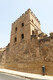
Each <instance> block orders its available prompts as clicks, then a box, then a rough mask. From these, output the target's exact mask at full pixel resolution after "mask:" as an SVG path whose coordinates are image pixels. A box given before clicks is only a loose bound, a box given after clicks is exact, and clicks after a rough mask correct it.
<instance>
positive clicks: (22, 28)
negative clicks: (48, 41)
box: [10, 9, 41, 46]
mask: <svg viewBox="0 0 53 80" xmlns="http://www.w3.org/2000/svg"><path fill="white" fill-rule="evenodd" d="M36 30H37V31H38V33H40V32H41V28H40V21H39V20H38V19H37V17H36V16H35V15H34V14H33V12H32V11H31V10H30V9H28V10H27V11H26V12H25V13H24V14H22V16H20V18H18V19H17V20H16V21H15V22H14V23H13V24H12V31H11V39H10V46H13V45H14V44H15V43H17V44H18V43H20V42H21V41H22V40H27V41H28V40H29V39H30V37H31V35H33V34H35V31H36Z"/></svg>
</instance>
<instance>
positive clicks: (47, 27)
mask: <svg viewBox="0 0 53 80" xmlns="http://www.w3.org/2000/svg"><path fill="white" fill-rule="evenodd" d="M28 8H30V9H31V10H32V11H33V12H34V14H35V15H36V16H37V18H38V19H39V20H40V23H41V29H42V31H43V32H45V33H47V34H49V33H50V32H51V31H53V0H0V48H1V47H5V46H6V45H7V44H8V43H9V42H10V34H11V24H12V23H13V22H14V21H15V20H16V19H17V18H18V17H19V16H21V15H22V13H24V12H25V11H26V10H27V9H28Z"/></svg>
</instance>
